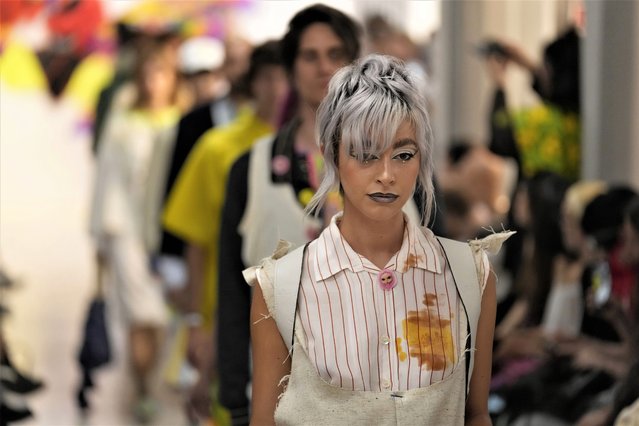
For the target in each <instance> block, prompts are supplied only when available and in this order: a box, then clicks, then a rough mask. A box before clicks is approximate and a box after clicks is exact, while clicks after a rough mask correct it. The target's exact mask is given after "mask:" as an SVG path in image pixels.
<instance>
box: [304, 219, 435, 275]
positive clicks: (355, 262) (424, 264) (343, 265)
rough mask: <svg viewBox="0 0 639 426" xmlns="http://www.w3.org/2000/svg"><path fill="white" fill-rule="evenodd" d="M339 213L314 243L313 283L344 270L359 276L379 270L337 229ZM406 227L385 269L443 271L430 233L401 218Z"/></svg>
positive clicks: (433, 238)
mask: <svg viewBox="0 0 639 426" xmlns="http://www.w3.org/2000/svg"><path fill="white" fill-rule="evenodd" d="M341 217H342V213H338V214H336V215H335V216H333V218H332V219H331V223H330V225H329V226H328V227H326V229H324V231H322V233H321V234H320V236H319V237H318V238H317V240H316V250H315V256H316V258H315V259H311V261H312V263H314V278H315V281H322V280H326V279H327V278H330V277H332V276H334V275H336V274H337V273H339V272H341V271H343V270H344V269H350V270H351V271H353V272H355V273H358V272H362V271H364V270H371V271H379V268H378V267H377V266H375V265H374V264H373V263H372V262H370V261H369V260H368V259H366V258H365V257H363V256H360V255H359V254H358V253H357V252H355V250H353V248H352V247H351V246H350V245H349V244H348V242H347V241H346V240H345V239H344V238H343V237H342V234H341V232H340V230H339V227H338V226H337V224H338V222H339V220H340V219H341ZM404 220H405V223H406V226H405V227H404V238H403V240H402V246H401V248H400V249H399V251H398V252H397V253H396V254H395V255H394V256H393V257H392V258H391V259H390V260H389V261H388V263H387V264H386V268H387V269H390V270H393V271H397V272H400V273H404V272H407V271H408V270H410V268H420V269H424V270H427V271H430V272H433V273H437V274H440V273H441V272H442V265H441V259H442V253H441V248H440V246H439V244H438V243H437V241H436V239H435V236H434V235H433V233H432V231H431V230H430V229H427V228H422V227H420V226H418V225H417V224H416V223H414V222H412V221H411V220H410V219H409V218H408V216H407V215H404Z"/></svg>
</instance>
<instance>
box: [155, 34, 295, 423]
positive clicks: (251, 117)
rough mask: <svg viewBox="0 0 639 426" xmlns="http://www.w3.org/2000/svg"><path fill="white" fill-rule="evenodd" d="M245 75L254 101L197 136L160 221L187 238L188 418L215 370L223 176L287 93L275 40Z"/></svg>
mask: <svg viewBox="0 0 639 426" xmlns="http://www.w3.org/2000/svg"><path fill="white" fill-rule="evenodd" d="M246 78H247V81H248V87H249V88H250V91H251V95H252V97H253V100H254V102H253V105H252V106H251V107H246V108H243V109H242V110H240V112H239V114H238V117H237V118H236V119H235V120H234V121H232V122H231V123H229V124H228V125H226V126H223V127H219V128H214V129H211V130H209V131H208V132H206V133H204V135H202V137H201V138H200V139H199V140H198V142H196V145H195V147H194V148H193V151H192V152H191V154H190V155H189V157H188V158H187V161H186V163H185V164H184V167H183V168H182V170H181V171H180V174H179V175H178V178H177V180H176V183H175V186H174V187H173V189H172V191H171V193H170V194H169V198H168V201H167V203H166V206H165V210H164V216H163V223H164V227H165V228H166V229H167V230H168V231H169V232H171V233H173V234H175V235H177V236H178V237H180V238H182V239H184V240H185V241H186V242H187V249H186V251H187V254H186V257H187V264H188V267H187V268H188V273H189V279H188V283H187V286H186V288H185V289H184V292H185V296H186V297H185V301H184V303H183V306H182V309H183V311H184V314H185V318H188V319H189V321H188V322H189V323H190V325H191V329H190V332H189V339H188V340H189V344H188V346H189V349H188V351H189V354H188V355H189V358H190V361H191V362H192V363H193V364H194V366H195V367H196V368H197V369H198V371H199V382H198V383H197V384H196V385H195V386H194V388H193V389H192V391H191V395H190V408H191V410H190V411H191V413H190V417H191V418H193V417H196V418H198V417H199V418H207V417H209V416H210V415H211V414H210V408H211V404H210V394H211V384H214V383H215V381H216V376H217V367H216V365H217V361H216V358H217V357H216V353H215V350H214V341H215V318H216V317H215V314H216V309H217V300H216V294H217V265H218V262H217V258H218V239H219V231H220V218H221V211H222V206H223V202H224V196H225V194H224V189H225V187H226V177H227V173H228V170H229V169H230V167H231V165H232V164H233V163H234V161H235V160H236V159H237V158H238V157H239V156H240V155H242V154H243V153H244V152H246V151H247V150H248V149H250V147H251V146H252V145H253V143H254V142H255V141H257V140H258V139H260V138H262V137H264V136H267V135H269V134H271V133H272V132H273V131H274V129H275V123H276V120H277V119H278V118H279V110H280V108H279V107H280V105H281V103H282V102H283V99H284V97H285V95H286V94H287V92H288V79H287V76H286V72H285V71H284V67H283V65H282V62H281V58H280V46H279V42H277V41H269V42H266V43H264V44H262V45H260V46H258V47H256V48H255V49H254V51H253V53H252V54H251V58H250V65H249V71H248V74H247V77H246ZM213 407H214V410H215V413H213V417H214V420H215V421H216V424H223V423H224V422H225V421H224V417H225V415H224V413H223V411H222V410H220V409H219V407H218V406H217V405H215V404H214V406H213ZM226 417H227V416H226ZM227 419H228V417H227ZM227 421H228V420H227Z"/></svg>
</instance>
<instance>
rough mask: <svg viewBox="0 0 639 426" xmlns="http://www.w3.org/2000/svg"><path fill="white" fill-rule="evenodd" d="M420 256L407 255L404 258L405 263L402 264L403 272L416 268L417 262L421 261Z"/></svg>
mask: <svg viewBox="0 0 639 426" xmlns="http://www.w3.org/2000/svg"><path fill="white" fill-rule="evenodd" d="M421 258H422V257H421V256H419V255H414V254H413V253H409V254H408V257H407V258H406V262H404V270H403V272H407V271H408V270H409V269H410V268H414V267H416V266H417V262H418V261H419V260H421Z"/></svg>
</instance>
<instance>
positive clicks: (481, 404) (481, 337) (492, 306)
mask: <svg viewBox="0 0 639 426" xmlns="http://www.w3.org/2000/svg"><path fill="white" fill-rule="evenodd" d="M495 311H496V295H495V274H494V273H493V272H492V270H491V271H490V273H489V274H488V281H487V283H486V289H485V290H484V295H483V297H482V301H481V314H480V315H479V324H478V325H477V338H476V341H477V344H476V345H475V347H476V351H475V364H474V367H473V375H472V377H471V379H470V393H469V395H468V400H467V401H466V422H465V423H466V424H467V425H490V424H492V422H491V420H490V415H489V414H488V391H489V389H490V373H491V366H492V350H493V333H494V330H495Z"/></svg>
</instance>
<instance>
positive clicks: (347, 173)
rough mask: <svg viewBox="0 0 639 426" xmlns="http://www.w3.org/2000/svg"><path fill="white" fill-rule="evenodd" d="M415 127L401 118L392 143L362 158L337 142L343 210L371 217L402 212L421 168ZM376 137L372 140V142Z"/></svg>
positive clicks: (388, 216)
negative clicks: (384, 148) (376, 152)
mask: <svg viewBox="0 0 639 426" xmlns="http://www.w3.org/2000/svg"><path fill="white" fill-rule="evenodd" d="M416 140H417V138H416V136H415V129H413V126H411V124H410V123H409V122H407V121H404V122H403V123H402V124H401V126H400V127H399V128H398V129H397V133H396V134H395V138H394V144H393V146H391V147H390V148H389V149H387V150H386V151H385V152H383V153H382V154H380V155H379V156H374V155H372V154H371V155H368V156H366V155H365V158H364V161H360V160H358V159H357V158H356V157H354V156H353V155H352V154H351V153H349V152H346V149H345V148H344V147H343V145H340V150H339V164H338V172H339V179H340V183H341V185H342V188H343V189H344V214H345V215H347V214H350V215H353V214H356V215H358V216H360V217H362V218H367V219H370V220H374V221H387V220H389V219H392V218H394V217H395V216H397V215H402V207H403V206H404V204H406V202H407V201H408V200H409V199H410V198H411V197H412V195H413V191H414V190H415V184H416V182H417V177H418V175H419V169H420V153H419V148H418V145H417V142H416ZM374 143H375V141H373V144H374Z"/></svg>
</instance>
